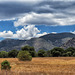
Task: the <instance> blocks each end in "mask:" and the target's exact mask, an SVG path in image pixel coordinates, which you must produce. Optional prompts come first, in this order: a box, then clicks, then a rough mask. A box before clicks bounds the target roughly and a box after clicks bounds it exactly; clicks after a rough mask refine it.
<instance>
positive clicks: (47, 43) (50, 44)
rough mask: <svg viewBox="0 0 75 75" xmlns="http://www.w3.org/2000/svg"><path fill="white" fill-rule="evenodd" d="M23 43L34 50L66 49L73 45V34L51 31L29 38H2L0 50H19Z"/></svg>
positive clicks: (74, 35) (74, 41) (74, 37)
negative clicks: (53, 32)
mask: <svg viewBox="0 0 75 75" xmlns="http://www.w3.org/2000/svg"><path fill="white" fill-rule="evenodd" d="M25 45H29V46H33V47H34V48H35V50H36V51H38V50H39V49H44V50H50V49H52V48H54V47H62V48H64V49H66V48H68V47H75V34H72V33H57V34H52V33H51V34H47V35H44V36H41V37H39V38H32V39H30V40H19V39H4V40H2V41H1V42H0V51H10V50H13V49H17V50H21V47H23V46H25Z"/></svg>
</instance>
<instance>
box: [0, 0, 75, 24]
mask: <svg viewBox="0 0 75 75" xmlns="http://www.w3.org/2000/svg"><path fill="white" fill-rule="evenodd" d="M33 13H35V14H33ZM41 14H43V16H41ZM48 15H49V16H48ZM30 16H31V17H30ZM46 16H47V17H46ZM19 17H21V18H22V17H24V18H23V22H24V23H25V24H37V25H39V24H41V25H42V24H46V25H66V24H74V23H75V22H74V19H75V1H69V0H67V1H65V0H61V1H57V0H56V1H54V0H28V2H27V1H18V0H17V1H10V2H9V1H4V2H2V1H1V2H0V20H1V19H11V18H19ZM41 17H42V19H41ZM21 18H20V19H21ZM26 18H28V19H26ZM70 18H71V19H70ZM18 20H19V19H18ZM67 20H68V21H69V23H67V22H68V21H67ZM72 21H73V22H72ZM16 22H19V24H20V25H21V23H22V22H20V21H16ZM24 23H22V24H24ZM17 24H18V23H17Z"/></svg>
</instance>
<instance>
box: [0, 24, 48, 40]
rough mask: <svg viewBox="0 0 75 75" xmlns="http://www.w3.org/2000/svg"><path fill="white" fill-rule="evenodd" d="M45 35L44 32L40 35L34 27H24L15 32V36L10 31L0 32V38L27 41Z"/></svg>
mask: <svg viewBox="0 0 75 75" xmlns="http://www.w3.org/2000/svg"><path fill="white" fill-rule="evenodd" d="M46 34H47V33H46V32H44V33H42V34H40V30H38V28H36V27H35V25H27V26H24V28H22V29H20V30H17V31H16V33H15V34H14V33H13V32H12V31H3V32H0V37H3V38H16V39H22V40H27V39H31V38H33V37H40V36H43V35H46Z"/></svg>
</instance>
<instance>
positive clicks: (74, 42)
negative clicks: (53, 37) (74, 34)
mask: <svg viewBox="0 0 75 75" xmlns="http://www.w3.org/2000/svg"><path fill="white" fill-rule="evenodd" d="M61 47H62V48H64V49H66V48H69V47H74V48H75V38H72V39H70V40H69V41H68V42H66V43H64V44H63V45H62V46H61Z"/></svg>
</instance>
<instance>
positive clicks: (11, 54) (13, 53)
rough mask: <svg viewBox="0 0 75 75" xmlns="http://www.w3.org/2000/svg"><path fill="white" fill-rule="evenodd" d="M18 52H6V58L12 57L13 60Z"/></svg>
mask: <svg viewBox="0 0 75 75" xmlns="http://www.w3.org/2000/svg"><path fill="white" fill-rule="evenodd" d="M18 52H19V51H17V50H11V51H9V52H8V57H13V58H15V57H17V55H18Z"/></svg>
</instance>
